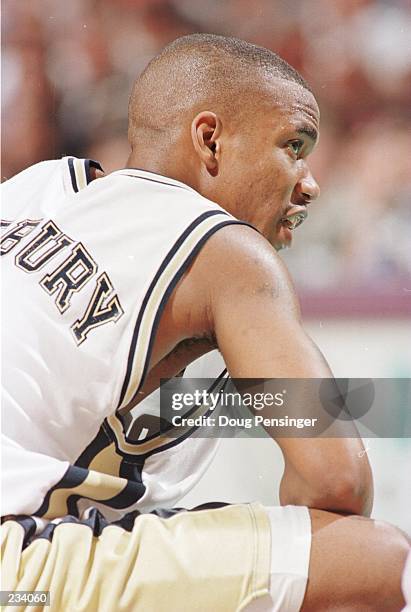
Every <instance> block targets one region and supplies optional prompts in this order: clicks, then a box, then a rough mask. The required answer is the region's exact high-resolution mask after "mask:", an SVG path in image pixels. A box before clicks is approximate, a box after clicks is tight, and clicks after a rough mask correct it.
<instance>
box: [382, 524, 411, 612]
mask: <svg viewBox="0 0 411 612" xmlns="http://www.w3.org/2000/svg"><path fill="white" fill-rule="evenodd" d="M374 526H375V531H374V533H375V534H376V536H375V543H374V546H375V559H376V564H377V565H378V567H377V569H376V573H377V576H376V578H377V579H376V586H377V589H376V590H377V593H378V591H379V593H378V595H379V601H382V602H386V604H385V605H386V607H382V609H384V610H385V609H386V610H391V609H393V610H396V609H399V607H398V606H400V607H401V606H402V605H404V600H403V597H402V591H401V578H402V574H403V571H404V566H405V562H406V559H407V556H408V553H409V551H410V542H409V538H408V537H407V536H406V535H405V534H404V533H403V532H402V531H401V530H400V529H398V528H397V527H394V526H393V525H390V524H388V523H384V522H382V521H375V522H374Z"/></svg>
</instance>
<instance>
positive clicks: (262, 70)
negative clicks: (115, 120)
mask: <svg viewBox="0 0 411 612" xmlns="http://www.w3.org/2000/svg"><path fill="white" fill-rule="evenodd" d="M273 77H274V78H277V79H284V80H287V81H292V82H294V83H296V84H298V85H300V86H302V87H303V88H305V89H307V90H309V91H310V88H309V86H308V85H307V83H306V82H305V81H304V79H303V78H302V77H301V76H300V74H299V73H298V72H297V71H296V70H294V68H292V67H291V66H290V65H289V64H287V62H285V61H284V60H283V59H282V58H281V57H279V56H278V55H277V54H276V53H274V52H272V51H269V50H268V49H265V48H263V47H258V46H256V45H253V44H251V43H248V42H245V41H243V40H240V39H237V38H227V37H224V36H217V35H214V34H192V35H189V36H183V37H181V38H178V39H177V40H175V41H174V42H172V43H171V44H169V45H167V46H166V47H165V48H164V49H163V50H162V51H161V53H160V54H159V55H157V56H156V57H155V58H154V59H152V60H151V62H150V63H149V64H148V66H147V67H146V69H145V70H144V72H143V73H142V74H141V75H140V76H139V78H138V79H137V81H136V82H135V84H134V88H133V92H132V94H131V97H130V104H129V140H130V144H131V145H132V146H133V145H134V144H135V143H138V142H141V139H144V140H146V138H149V139H150V140H151V139H153V138H157V139H158V138H160V137H161V135H165V134H166V133H167V134H168V135H170V134H171V132H172V131H173V130H176V129H178V128H179V127H181V120H182V118H183V117H187V113H190V114H191V115H192V116H194V115H195V114H196V113H197V112H199V111H201V110H205V109H207V110H210V111H212V112H215V113H218V115H219V116H220V117H222V118H223V119H224V118H225V117H228V116H229V117H231V118H232V117H233V116H235V117H237V118H238V117H239V113H240V111H241V110H244V108H245V107H247V102H248V101H249V100H250V99H251V100H252V101H253V102H255V95H256V93H257V94H258V89H259V88H262V87H263V85H264V82H266V81H267V80H268V79H270V80H272V78H273Z"/></svg>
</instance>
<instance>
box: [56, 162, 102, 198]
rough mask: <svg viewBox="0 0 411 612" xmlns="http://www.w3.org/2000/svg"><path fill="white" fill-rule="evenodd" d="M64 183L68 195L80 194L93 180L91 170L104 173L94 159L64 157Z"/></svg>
mask: <svg viewBox="0 0 411 612" xmlns="http://www.w3.org/2000/svg"><path fill="white" fill-rule="evenodd" d="M61 161H62V163H63V183H64V190H65V192H66V193H67V194H73V193H78V192H79V191H80V190H81V189H84V187H87V185H88V184H89V183H91V181H92V180H93V177H92V175H91V168H96V169H97V170H101V171H103V168H102V167H101V166H100V164H99V163H98V162H97V161H95V160H94V159H80V158H77V157H72V156H70V157H63V158H62V160H61Z"/></svg>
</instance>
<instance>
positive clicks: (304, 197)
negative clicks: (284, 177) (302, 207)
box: [294, 168, 320, 204]
mask: <svg viewBox="0 0 411 612" xmlns="http://www.w3.org/2000/svg"><path fill="white" fill-rule="evenodd" d="M294 192H295V196H296V199H297V200H298V202H296V203H297V204H309V203H310V202H313V201H314V200H316V199H317V198H318V197H319V195H320V186H319V185H318V183H317V181H316V180H315V178H314V177H313V175H312V174H311V172H310V170H308V168H307V171H306V172H305V174H304V176H303V177H302V178H301V179H300V180H299V181H298V183H297V185H296V186H295V189H294Z"/></svg>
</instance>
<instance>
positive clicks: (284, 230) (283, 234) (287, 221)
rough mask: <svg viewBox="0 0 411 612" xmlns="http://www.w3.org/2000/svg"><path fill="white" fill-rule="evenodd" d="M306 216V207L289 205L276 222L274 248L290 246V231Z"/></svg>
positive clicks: (291, 238)
mask: <svg viewBox="0 0 411 612" xmlns="http://www.w3.org/2000/svg"><path fill="white" fill-rule="evenodd" d="M306 218H307V207H306V206H300V205H299V204H292V205H290V206H289V207H288V208H287V210H286V212H285V214H284V215H283V216H282V217H281V219H280V221H279V222H278V228H277V241H276V244H275V247H276V249H277V250H278V249H282V248H285V247H290V246H291V243H292V240H293V236H292V231H293V230H294V229H295V228H296V227H298V226H299V225H301V223H302V222H303V221H304V220H305V219H306Z"/></svg>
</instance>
